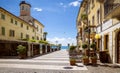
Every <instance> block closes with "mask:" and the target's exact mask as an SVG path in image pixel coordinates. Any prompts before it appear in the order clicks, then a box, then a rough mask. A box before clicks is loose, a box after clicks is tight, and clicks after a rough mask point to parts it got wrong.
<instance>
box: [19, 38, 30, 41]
mask: <svg viewBox="0 0 120 73" xmlns="http://www.w3.org/2000/svg"><path fill="white" fill-rule="evenodd" d="M21 40H22V41H29V39H26V38H23V39H21Z"/></svg>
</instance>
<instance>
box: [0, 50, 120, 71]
mask: <svg viewBox="0 0 120 73" xmlns="http://www.w3.org/2000/svg"><path fill="white" fill-rule="evenodd" d="M0 73H120V68H119V67H117V66H114V67H113V66H110V65H104V64H98V65H96V66H91V65H88V66H84V65H83V64H82V63H79V64H78V66H70V65H69V56H68V53H67V51H66V50H61V51H57V52H53V53H50V54H46V55H43V56H39V57H36V58H32V59H25V60H20V59H0Z"/></svg>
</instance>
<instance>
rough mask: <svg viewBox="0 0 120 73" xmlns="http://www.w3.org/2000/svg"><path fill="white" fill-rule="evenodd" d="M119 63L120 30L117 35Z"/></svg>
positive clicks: (118, 60)
mask: <svg viewBox="0 0 120 73" xmlns="http://www.w3.org/2000/svg"><path fill="white" fill-rule="evenodd" d="M117 63H120V31H119V32H118V35H117Z"/></svg>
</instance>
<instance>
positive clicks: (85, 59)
mask: <svg viewBox="0 0 120 73" xmlns="http://www.w3.org/2000/svg"><path fill="white" fill-rule="evenodd" d="M82 62H83V64H84V65H87V64H89V58H88V56H83V57H82Z"/></svg>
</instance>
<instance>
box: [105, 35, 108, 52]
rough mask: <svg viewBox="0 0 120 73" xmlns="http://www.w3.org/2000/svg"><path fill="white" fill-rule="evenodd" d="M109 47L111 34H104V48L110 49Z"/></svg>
mask: <svg viewBox="0 0 120 73" xmlns="http://www.w3.org/2000/svg"><path fill="white" fill-rule="evenodd" d="M108 48H109V35H105V36H104V49H105V50H108Z"/></svg>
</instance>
